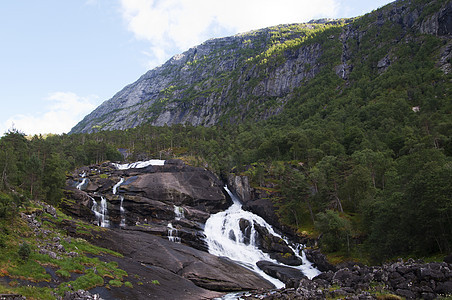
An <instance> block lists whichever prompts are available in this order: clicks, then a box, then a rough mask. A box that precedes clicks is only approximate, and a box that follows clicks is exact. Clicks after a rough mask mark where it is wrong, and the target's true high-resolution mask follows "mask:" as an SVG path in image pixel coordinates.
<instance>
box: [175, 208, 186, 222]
mask: <svg viewBox="0 0 452 300" xmlns="http://www.w3.org/2000/svg"><path fill="white" fill-rule="evenodd" d="M174 214H175V215H176V216H175V217H174V219H176V220H177V221H179V220H180V219H182V218H185V215H184V209H183V208H182V207H180V206H176V205H174Z"/></svg>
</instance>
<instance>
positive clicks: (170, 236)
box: [168, 223, 181, 244]
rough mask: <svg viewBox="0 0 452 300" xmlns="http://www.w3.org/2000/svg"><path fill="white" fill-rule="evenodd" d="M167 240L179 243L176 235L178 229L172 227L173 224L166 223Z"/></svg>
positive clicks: (179, 240)
mask: <svg viewBox="0 0 452 300" xmlns="http://www.w3.org/2000/svg"><path fill="white" fill-rule="evenodd" d="M168 240H170V242H174V243H178V244H180V242H181V239H180V237H178V231H177V229H176V228H174V227H173V224H171V223H168Z"/></svg>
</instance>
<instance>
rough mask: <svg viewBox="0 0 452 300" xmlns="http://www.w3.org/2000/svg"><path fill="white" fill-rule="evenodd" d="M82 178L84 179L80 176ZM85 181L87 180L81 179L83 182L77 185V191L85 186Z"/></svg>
mask: <svg viewBox="0 0 452 300" xmlns="http://www.w3.org/2000/svg"><path fill="white" fill-rule="evenodd" d="M82 177H84V176H82ZM87 180H88V179H87V178H83V180H82V181H81V182H80V183H79V184H77V189H78V190H82V188H83V186H84V185H85V184H86V181H87Z"/></svg>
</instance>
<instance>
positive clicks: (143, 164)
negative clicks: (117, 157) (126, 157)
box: [113, 159, 165, 170]
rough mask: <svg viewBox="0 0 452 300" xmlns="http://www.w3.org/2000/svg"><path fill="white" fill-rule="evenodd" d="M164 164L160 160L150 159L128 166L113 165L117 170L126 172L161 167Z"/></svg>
mask: <svg viewBox="0 0 452 300" xmlns="http://www.w3.org/2000/svg"><path fill="white" fill-rule="evenodd" d="M164 164H165V161H164V160H161V159H151V160H147V161H137V162H134V163H130V164H113V165H114V166H115V167H116V168H117V169H118V170H127V169H138V168H145V167H147V166H151V165H152V166H163V165H164Z"/></svg>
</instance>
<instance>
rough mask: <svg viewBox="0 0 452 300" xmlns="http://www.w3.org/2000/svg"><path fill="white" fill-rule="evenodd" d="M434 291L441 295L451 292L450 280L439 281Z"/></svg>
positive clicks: (451, 284) (451, 283)
mask: <svg viewBox="0 0 452 300" xmlns="http://www.w3.org/2000/svg"><path fill="white" fill-rule="evenodd" d="M435 292H436V293H438V294H441V295H451V294H452V280H449V281H446V282H440V283H438V285H437V286H436V289H435Z"/></svg>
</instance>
